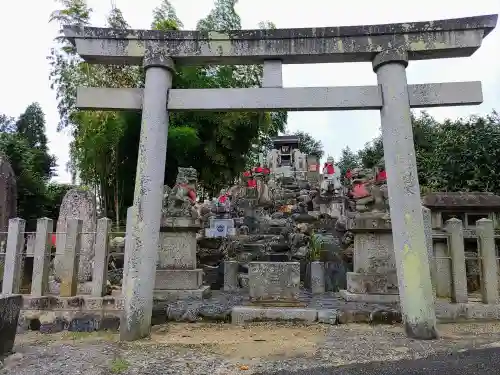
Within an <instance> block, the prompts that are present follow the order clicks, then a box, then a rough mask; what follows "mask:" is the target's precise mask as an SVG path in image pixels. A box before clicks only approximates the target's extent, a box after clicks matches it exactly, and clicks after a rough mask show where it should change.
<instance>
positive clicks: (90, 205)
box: [54, 187, 97, 283]
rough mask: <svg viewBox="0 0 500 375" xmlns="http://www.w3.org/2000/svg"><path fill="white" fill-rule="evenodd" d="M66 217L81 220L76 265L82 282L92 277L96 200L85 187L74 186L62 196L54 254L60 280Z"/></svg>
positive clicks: (55, 266) (55, 267) (55, 271)
mask: <svg viewBox="0 0 500 375" xmlns="http://www.w3.org/2000/svg"><path fill="white" fill-rule="evenodd" d="M68 219H80V220H82V224H83V226H82V233H83V234H82V237H81V239H82V247H81V249H82V251H81V254H80V261H79V265H78V281H79V282H80V283H83V282H85V281H90V280H91V279H92V261H93V258H94V242H95V231H96V225H97V214H96V200H95V196H94V194H92V192H91V191H90V190H88V189H85V188H81V187H79V188H74V189H71V190H69V191H68V192H67V193H66V195H65V196H64V198H63V200H62V203H61V208H60V209H59V219H58V220H57V226H56V256H55V258H54V273H55V276H56V279H58V280H60V278H61V277H62V275H63V270H62V267H63V262H62V260H63V257H64V248H65V243H66V233H65V232H66V224H67V220H68Z"/></svg>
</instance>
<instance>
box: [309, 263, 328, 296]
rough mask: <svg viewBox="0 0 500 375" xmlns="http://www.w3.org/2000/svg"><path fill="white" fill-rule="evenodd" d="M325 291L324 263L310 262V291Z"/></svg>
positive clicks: (318, 292)
mask: <svg viewBox="0 0 500 375" xmlns="http://www.w3.org/2000/svg"><path fill="white" fill-rule="evenodd" d="M324 292H325V263H323V262H311V293H312V294H320V293H324Z"/></svg>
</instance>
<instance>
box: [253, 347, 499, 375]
mask: <svg viewBox="0 0 500 375" xmlns="http://www.w3.org/2000/svg"><path fill="white" fill-rule="evenodd" d="M354 374H355V375H420V374H422V375H424V374H425V375H478V374H487V375H495V374H500V348H489V349H478V350H470V351H466V352H461V353H455V354H449V355H437V356H432V357H429V358H425V359H417V360H403V361H397V362H370V363H365V364H355V365H348V366H340V367H327V368H319V369H307V370H301V371H284V370H281V371H278V372H266V373H261V374H258V375H354Z"/></svg>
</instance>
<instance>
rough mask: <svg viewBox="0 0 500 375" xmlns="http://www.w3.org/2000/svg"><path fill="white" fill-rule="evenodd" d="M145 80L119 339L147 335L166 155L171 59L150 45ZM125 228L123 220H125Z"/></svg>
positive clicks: (130, 338)
mask: <svg viewBox="0 0 500 375" xmlns="http://www.w3.org/2000/svg"><path fill="white" fill-rule="evenodd" d="M143 66H144V69H145V71H146V82H145V85H144V94H143V99H142V121H141V136H140V141H139V155H138V159H137V175H136V178H135V191H134V209H133V210H132V211H133V214H132V215H130V216H131V219H132V223H131V226H130V228H131V233H130V235H129V234H128V233H127V236H128V237H127V238H130V241H126V249H125V251H126V253H127V254H128V257H127V260H128V265H126V266H125V268H126V269H127V272H126V274H125V275H124V278H126V279H127V280H126V282H125V283H124V284H125V285H126V290H124V291H123V295H124V299H125V310H124V314H123V316H122V321H121V324H120V339H121V340H126V341H132V340H137V339H139V338H143V337H146V336H148V335H149V333H150V330H151V315H152V310H153V287H154V283H155V275H156V272H155V271H156V261H157V258H158V238H159V234H160V222H161V207H162V197H163V181H164V178H165V163H166V157H167V137H168V111H167V110H166V108H167V98H168V90H169V89H170V88H171V87H172V75H173V71H174V63H173V61H172V59H171V58H170V57H168V56H166V55H164V54H163V53H162V51H161V49H159V48H154V45H153V46H151V47H149V48H148V50H147V51H146V53H145V55H144V62H143ZM127 227H129V223H127Z"/></svg>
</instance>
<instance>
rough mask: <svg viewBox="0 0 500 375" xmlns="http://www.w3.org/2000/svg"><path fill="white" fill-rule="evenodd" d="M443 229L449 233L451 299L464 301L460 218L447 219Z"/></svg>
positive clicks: (464, 281)
mask: <svg viewBox="0 0 500 375" xmlns="http://www.w3.org/2000/svg"><path fill="white" fill-rule="evenodd" d="M445 229H446V231H447V232H448V233H449V234H450V242H449V243H448V246H449V250H450V255H451V279H452V281H453V288H451V289H452V295H451V300H452V301H453V302H456V303H466V302H467V301H468V299H467V274H466V268H465V250H464V229H463V226H462V220H458V219H455V218H452V219H450V220H447V221H446V225H445Z"/></svg>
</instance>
